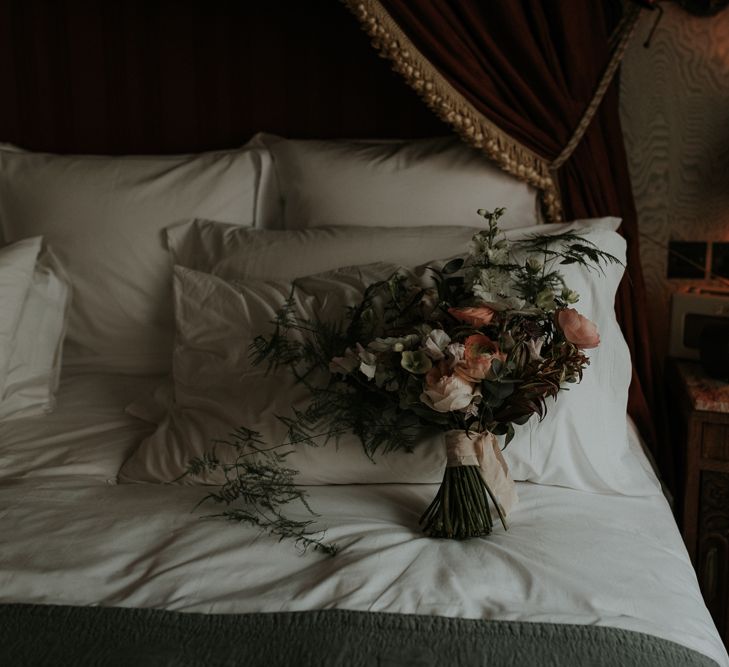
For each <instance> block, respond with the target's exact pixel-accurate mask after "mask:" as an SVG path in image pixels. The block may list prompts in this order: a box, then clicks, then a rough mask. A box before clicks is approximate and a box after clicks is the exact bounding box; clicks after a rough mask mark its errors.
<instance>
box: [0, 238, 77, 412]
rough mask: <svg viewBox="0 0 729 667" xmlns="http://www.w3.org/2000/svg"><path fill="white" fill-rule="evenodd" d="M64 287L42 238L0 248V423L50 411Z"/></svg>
mask: <svg viewBox="0 0 729 667" xmlns="http://www.w3.org/2000/svg"><path fill="white" fill-rule="evenodd" d="M69 299H70V286H69V283H68V280H67V278H66V276H65V272H64V271H63V269H62V267H61V266H60V264H59V263H58V261H57V260H56V258H55V257H54V256H53V254H52V253H51V251H50V249H48V248H46V249H45V250H42V239H41V238H40V237H33V238H30V239H24V240H22V241H18V242H17V243H14V244H12V245H10V246H7V247H4V248H0V311H1V312H2V314H3V317H2V319H1V320H0V419H13V418H17V417H27V416H32V415H37V414H42V413H44V412H48V411H50V410H52V409H53V406H54V403H55V391H56V389H57V387H58V381H59V377H60V369H61V347H62V344H63V337H64V334H65V330H66V319H67V313H68V307H67V306H68V303H69Z"/></svg>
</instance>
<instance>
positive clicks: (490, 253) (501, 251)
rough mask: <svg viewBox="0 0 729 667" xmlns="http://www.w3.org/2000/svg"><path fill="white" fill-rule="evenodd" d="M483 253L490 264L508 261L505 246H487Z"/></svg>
mask: <svg viewBox="0 0 729 667" xmlns="http://www.w3.org/2000/svg"><path fill="white" fill-rule="evenodd" d="M485 254H486V257H487V259H488V260H489V262H491V264H508V263H509V249H508V248H506V247H503V248H499V247H498V245H497V246H496V247H494V248H489V249H488V250H487V251H486V253H485Z"/></svg>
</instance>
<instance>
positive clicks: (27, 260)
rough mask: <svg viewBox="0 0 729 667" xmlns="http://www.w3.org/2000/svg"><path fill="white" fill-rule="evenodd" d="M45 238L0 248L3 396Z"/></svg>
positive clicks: (0, 375) (0, 390)
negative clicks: (21, 317)
mask: <svg viewBox="0 0 729 667" xmlns="http://www.w3.org/2000/svg"><path fill="white" fill-rule="evenodd" d="M42 240H43V239H42V238H41V237H40V236H36V237H34V238H29V239H24V240H22V241H18V242H17V243H13V244H12V245H10V246H7V247H5V248H0V313H2V317H0V397H2V394H3V393H4V391H5V385H6V383H7V375H8V370H9V365H10V358H11V356H12V352H13V348H14V346H15V336H16V332H17V329H18V325H19V323H20V315H21V313H22V310H23V304H24V303H25V300H26V298H27V296H28V291H29V290H30V286H31V283H32V282H33V271H34V268H35V262H36V259H37V258H38V253H39V252H40V249H41V243H42Z"/></svg>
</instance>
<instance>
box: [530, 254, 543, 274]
mask: <svg viewBox="0 0 729 667" xmlns="http://www.w3.org/2000/svg"><path fill="white" fill-rule="evenodd" d="M542 266H543V265H542V263H541V262H540V261H539V260H538V259H537V258H536V257H530V258H529V259H527V261H526V268H527V271H529V272H530V273H539V272H540V271H541V270H542Z"/></svg>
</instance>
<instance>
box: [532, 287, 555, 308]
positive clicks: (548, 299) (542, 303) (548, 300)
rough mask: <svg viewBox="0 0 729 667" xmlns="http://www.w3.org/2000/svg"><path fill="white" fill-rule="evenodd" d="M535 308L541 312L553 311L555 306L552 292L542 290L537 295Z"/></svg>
mask: <svg viewBox="0 0 729 667" xmlns="http://www.w3.org/2000/svg"><path fill="white" fill-rule="evenodd" d="M537 306H539V308H541V309H542V310H554V309H555V308H556V307H557V304H555V303H554V292H553V291H552V290H551V289H544V290H542V291H541V292H539V294H537Z"/></svg>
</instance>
